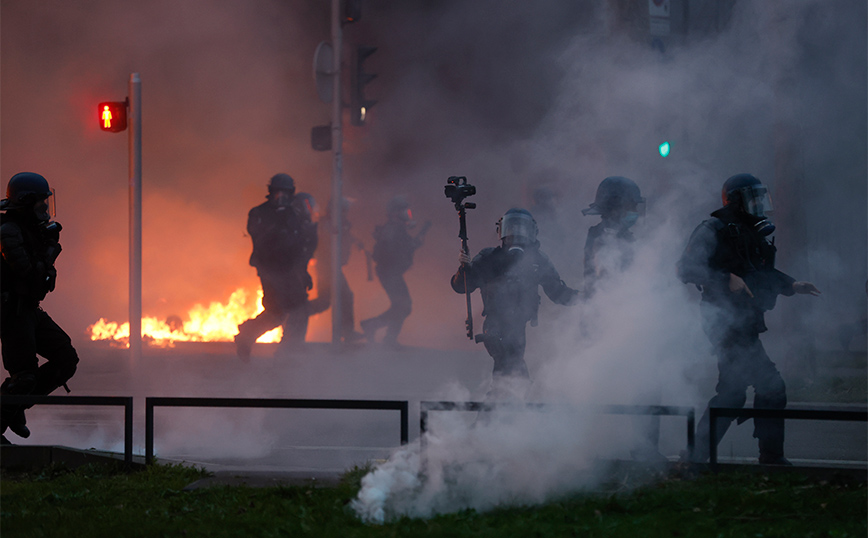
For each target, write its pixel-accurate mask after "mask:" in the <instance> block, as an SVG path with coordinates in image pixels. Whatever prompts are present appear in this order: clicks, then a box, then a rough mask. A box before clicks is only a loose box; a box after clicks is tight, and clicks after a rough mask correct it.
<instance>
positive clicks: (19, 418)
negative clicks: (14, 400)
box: [0, 406, 30, 439]
mask: <svg viewBox="0 0 868 538" xmlns="http://www.w3.org/2000/svg"><path fill="white" fill-rule="evenodd" d="M7 428H8V429H10V430H12V433H14V434H15V435H17V436H18V437H21V438H23V439H27V438H28V437H30V429H29V428H28V427H27V418H26V417H25V416H24V408H23V407H21V406H4V407H3V408H2V411H0V430H2V431H0V433H6V429H7Z"/></svg>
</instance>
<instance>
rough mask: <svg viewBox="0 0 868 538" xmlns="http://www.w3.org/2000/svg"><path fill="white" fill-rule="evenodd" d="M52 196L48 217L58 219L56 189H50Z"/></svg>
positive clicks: (49, 199)
mask: <svg viewBox="0 0 868 538" xmlns="http://www.w3.org/2000/svg"><path fill="white" fill-rule="evenodd" d="M50 190H51V194H49V195H48V200H46V201H47V202H48V216H49V217H51V218H52V219H54V218H57V196H56V194H55V192H54V189H50Z"/></svg>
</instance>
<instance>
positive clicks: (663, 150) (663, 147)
mask: <svg viewBox="0 0 868 538" xmlns="http://www.w3.org/2000/svg"><path fill="white" fill-rule="evenodd" d="M670 149H671V148H670V147H669V142H663V143H662V144H660V145H659V146H657V150H658V151H659V152H660V156H661V157H668V156H669V150H670Z"/></svg>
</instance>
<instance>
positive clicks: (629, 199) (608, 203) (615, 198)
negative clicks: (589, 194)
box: [582, 176, 645, 215]
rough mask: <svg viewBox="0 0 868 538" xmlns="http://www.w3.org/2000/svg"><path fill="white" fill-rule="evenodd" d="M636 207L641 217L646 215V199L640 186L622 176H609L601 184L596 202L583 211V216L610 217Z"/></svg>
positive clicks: (595, 198)
mask: <svg viewBox="0 0 868 538" xmlns="http://www.w3.org/2000/svg"><path fill="white" fill-rule="evenodd" d="M633 206H635V208H636V209H635V210H634V211H636V212H638V213H639V214H640V215H641V214H644V213H645V198H642V193H641V192H640V190H639V185H636V182H635V181H633V180H632V179H629V178H626V177H622V176H609V177H607V178H606V179H604V180H603V181H602V182H600V185H599V186H598V187H597V195H596V196H595V197H594V202H593V203H592V204H591V205H590V206H589V207H588V208H586V209H583V210H582V215H609V214H613V213H619V212H621V211H623V210H630V209H631V208H632V207H633Z"/></svg>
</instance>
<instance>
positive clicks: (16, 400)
mask: <svg viewBox="0 0 868 538" xmlns="http://www.w3.org/2000/svg"><path fill="white" fill-rule="evenodd" d="M0 402H2V403H3V404H4V405H6V404H8V405H117V406H123V407H124V463H125V464H128V465H129V464H131V463H132V462H133V397H132V396H12V395H4V396H3V397H0Z"/></svg>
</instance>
